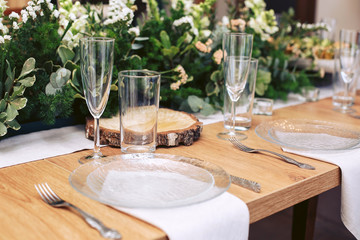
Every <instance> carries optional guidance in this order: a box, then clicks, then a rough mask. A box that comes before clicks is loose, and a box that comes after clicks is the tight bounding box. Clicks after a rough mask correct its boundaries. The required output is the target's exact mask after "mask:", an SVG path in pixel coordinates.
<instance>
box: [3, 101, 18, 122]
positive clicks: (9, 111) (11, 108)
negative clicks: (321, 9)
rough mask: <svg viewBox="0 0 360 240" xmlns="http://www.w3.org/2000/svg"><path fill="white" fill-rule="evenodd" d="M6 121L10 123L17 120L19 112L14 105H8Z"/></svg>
mask: <svg viewBox="0 0 360 240" xmlns="http://www.w3.org/2000/svg"><path fill="white" fill-rule="evenodd" d="M6 114H7V116H6V121H7V122H10V121H12V120H14V119H15V118H16V116H17V115H19V112H18V111H17V110H16V108H15V107H14V106H13V105H12V104H8V105H7V108H6Z"/></svg>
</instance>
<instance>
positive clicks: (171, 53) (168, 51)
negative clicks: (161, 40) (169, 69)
mask: <svg viewBox="0 0 360 240" xmlns="http://www.w3.org/2000/svg"><path fill="white" fill-rule="evenodd" d="M162 53H163V55H164V56H166V57H168V58H169V59H173V58H174V57H175V55H176V54H178V53H179V48H178V47H175V46H171V47H170V48H164V49H162Z"/></svg>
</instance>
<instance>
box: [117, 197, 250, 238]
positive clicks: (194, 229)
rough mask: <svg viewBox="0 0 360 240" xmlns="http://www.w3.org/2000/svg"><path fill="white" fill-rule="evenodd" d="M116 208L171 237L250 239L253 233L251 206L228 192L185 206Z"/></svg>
mask: <svg viewBox="0 0 360 240" xmlns="http://www.w3.org/2000/svg"><path fill="white" fill-rule="evenodd" d="M116 209H118V210H120V211H122V212H126V213H128V214H130V215H132V216H135V217H137V218H139V219H141V220H144V221H146V222H148V223H150V224H153V225H154V226H157V227H159V228H160V229H162V230H163V231H164V232H166V234H167V235H168V237H169V239H170V240H185V239H197V240H223V239H226V240H232V239H234V240H235V239H236V240H247V239H248V235H249V210H248V208H247V206H246V204H245V203H244V202H243V201H242V200H240V199H239V198H237V197H235V196H234V195H232V194H230V193H228V192H225V193H223V194H222V195H220V196H218V197H216V198H214V199H211V200H209V201H206V202H202V203H199V204H194V205H189V206H185V207H177V208H164V209H131V208H116Z"/></svg>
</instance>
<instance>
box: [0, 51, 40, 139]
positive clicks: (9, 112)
mask: <svg viewBox="0 0 360 240" xmlns="http://www.w3.org/2000/svg"><path fill="white" fill-rule="evenodd" d="M6 63H7V70H6V75H7V79H6V81H5V84H3V83H2V82H0V87H1V88H0V89H1V91H0V96H1V100H0V137H2V136H4V135H5V134H6V133H7V129H8V128H12V129H14V130H18V129H20V124H19V123H18V121H17V120H16V117H17V116H18V115H19V110H21V109H23V108H24V107H25V106H26V103H27V101H28V99H27V98H25V97H24V92H25V90H26V88H28V87H31V86H32V85H34V83H35V76H30V75H29V74H31V73H32V72H33V71H34V69H35V59H34V58H29V59H28V60H26V61H25V63H24V65H23V67H22V69H21V73H20V75H19V76H18V77H17V78H16V77H15V68H14V69H11V65H10V63H9V62H8V61H6Z"/></svg>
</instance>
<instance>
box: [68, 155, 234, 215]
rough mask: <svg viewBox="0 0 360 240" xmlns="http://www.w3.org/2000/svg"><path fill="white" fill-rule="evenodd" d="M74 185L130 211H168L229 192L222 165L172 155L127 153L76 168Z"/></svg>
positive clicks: (109, 203) (86, 193) (97, 199)
mask: <svg viewBox="0 0 360 240" xmlns="http://www.w3.org/2000/svg"><path fill="white" fill-rule="evenodd" d="M69 181H70V184H71V186H72V187H73V188H74V189H75V190H77V191H78V192H80V193H82V194H83V195H85V196H87V197H89V198H92V199H94V200H96V201H99V202H102V203H105V204H108V205H113V206H118V207H128V208H168V207H178V206H184V205H190V204H194V203H199V202H202V201H206V200H209V199H211V198H214V197H216V196H218V195H220V194H222V193H223V192H225V191H227V189H228V188H229V186H230V177H229V175H228V174H227V173H226V172H225V171H224V170H223V169H222V168H221V167H219V166H217V165H215V164H212V163H210V162H205V161H202V160H199V159H195V158H188V157H182V156H175V155H168V154H151V153H149V154H147V153H145V154H123V155H117V156H111V157H107V158H103V159H101V160H100V162H96V161H93V162H90V163H86V164H83V165H81V166H80V167H78V168H77V169H75V170H74V171H73V172H72V173H71V174H70V177H69Z"/></svg>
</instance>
